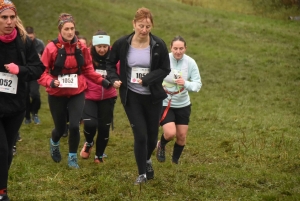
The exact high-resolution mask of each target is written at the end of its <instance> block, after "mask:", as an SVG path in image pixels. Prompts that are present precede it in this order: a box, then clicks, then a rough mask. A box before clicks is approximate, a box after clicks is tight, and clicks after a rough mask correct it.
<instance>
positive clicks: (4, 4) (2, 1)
mask: <svg viewBox="0 0 300 201" xmlns="http://www.w3.org/2000/svg"><path fill="white" fill-rule="evenodd" d="M7 9H11V10H13V11H14V12H15V13H16V14H17V8H16V6H15V5H14V4H13V3H12V2H11V1H10V0H0V13H2V12H3V11H5V10H7Z"/></svg>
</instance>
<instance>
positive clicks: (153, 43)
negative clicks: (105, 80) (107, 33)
mask: <svg viewBox="0 0 300 201" xmlns="http://www.w3.org/2000/svg"><path fill="white" fill-rule="evenodd" d="M133 35H134V32H133V33H131V34H130V35H127V36H123V37H121V38H119V39H118V40H117V41H116V42H115V43H114V44H113V46H112V49H111V52H110V55H109V56H108V58H107V60H106V62H107V64H106V71H107V76H108V77H109V79H110V81H111V82H112V83H114V82H115V81H117V80H121V81H122V84H121V87H120V89H119V92H120V97H121V102H122V104H123V105H126V99H127V90H128V87H127V68H128V62H127V54H128V50H129V46H130V44H131V40H132V37H133ZM150 54H151V55H150V56H151V58H150V62H151V67H150V72H149V73H148V74H147V75H145V76H144V77H143V78H142V81H143V86H149V89H150V92H151V99H152V103H158V102H159V101H162V100H163V99H165V98H166V97H167V94H166V93H165V91H164V89H163V87H162V82H163V80H164V78H165V77H166V76H167V75H168V74H169V73H170V71H171V68H170V59H169V52H168V49H167V46H166V44H165V42H164V41H163V40H162V39H160V38H158V37H157V36H154V35H152V34H151V33H150ZM119 60H120V75H118V74H117V70H116V64H117V62H118V61H119Z"/></svg>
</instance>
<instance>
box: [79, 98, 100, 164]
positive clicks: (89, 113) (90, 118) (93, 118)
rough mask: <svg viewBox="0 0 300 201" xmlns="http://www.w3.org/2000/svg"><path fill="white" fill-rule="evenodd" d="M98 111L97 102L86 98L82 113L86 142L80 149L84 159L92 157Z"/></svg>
mask: <svg viewBox="0 0 300 201" xmlns="http://www.w3.org/2000/svg"><path fill="white" fill-rule="evenodd" d="M97 111H98V106H97V102H95V101H91V100H85V103H84V109H83V114H82V119H83V133H84V136H85V143H84V145H83V147H82V149H81V151H80V156H81V157H82V158H84V159H87V158H89V157H90V154H91V151H92V147H93V145H94V137H95V135H96V129H97V126H98V123H97V122H98V120H97Z"/></svg>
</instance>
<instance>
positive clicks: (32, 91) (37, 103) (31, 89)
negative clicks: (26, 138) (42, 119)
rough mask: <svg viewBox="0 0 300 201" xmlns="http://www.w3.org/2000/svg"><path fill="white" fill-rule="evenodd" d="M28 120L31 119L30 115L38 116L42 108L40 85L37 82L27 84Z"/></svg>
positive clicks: (26, 115)
mask: <svg viewBox="0 0 300 201" xmlns="http://www.w3.org/2000/svg"><path fill="white" fill-rule="evenodd" d="M26 93H27V94H26V114H25V117H26V119H30V113H32V114H33V115H34V114H37V113H38V111H39V110H40V107H41V96H40V85H39V84H38V83H37V81H36V80H33V81H30V82H28V83H27V91H26Z"/></svg>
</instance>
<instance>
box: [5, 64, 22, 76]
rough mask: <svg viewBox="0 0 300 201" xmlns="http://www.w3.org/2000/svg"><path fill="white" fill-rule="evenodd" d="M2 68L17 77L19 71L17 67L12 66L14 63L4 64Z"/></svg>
mask: <svg viewBox="0 0 300 201" xmlns="http://www.w3.org/2000/svg"><path fill="white" fill-rule="evenodd" d="M4 67H5V68H6V70H7V71H8V72H9V73H11V74H14V75H17V74H18V73H19V71H20V69H19V66H18V65H16V64H14V63H10V64H4Z"/></svg>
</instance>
